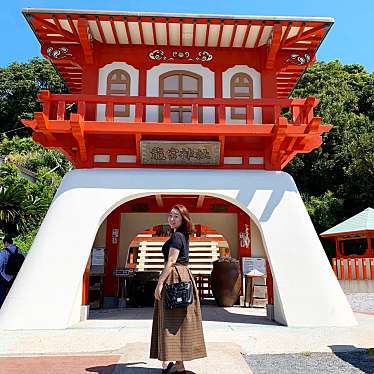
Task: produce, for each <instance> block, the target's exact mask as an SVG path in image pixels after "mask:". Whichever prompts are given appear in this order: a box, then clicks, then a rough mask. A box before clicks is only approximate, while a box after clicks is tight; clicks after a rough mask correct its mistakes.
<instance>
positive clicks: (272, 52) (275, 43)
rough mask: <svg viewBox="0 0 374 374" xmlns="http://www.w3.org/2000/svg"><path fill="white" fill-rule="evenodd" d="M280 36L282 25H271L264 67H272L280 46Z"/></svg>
mask: <svg viewBox="0 0 374 374" xmlns="http://www.w3.org/2000/svg"><path fill="white" fill-rule="evenodd" d="M281 37H282V26H281V25H280V24H276V25H274V27H273V35H272V38H271V44H270V48H269V50H268V54H267V58H266V69H273V68H274V64H275V59H276V57H277V53H278V51H279V48H280V43H281Z"/></svg>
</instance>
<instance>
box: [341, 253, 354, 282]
mask: <svg viewBox="0 0 374 374" xmlns="http://www.w3.org/2000/svg"><path fill="white" fill-rule="evenodd" d="M343 263H344V260H343ZM347 268H348V279H349V280H352V261H351V259H349V258H348V259H347ZM355 274H356V276H357V273H355Z"/></svg>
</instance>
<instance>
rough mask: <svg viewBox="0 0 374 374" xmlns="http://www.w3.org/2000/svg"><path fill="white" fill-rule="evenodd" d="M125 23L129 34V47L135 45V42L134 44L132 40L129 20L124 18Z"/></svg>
mask: <svg viewBox="0 0 374 374" xmlns="http://www.w3.org/2000/svg"><path fill="white" fill-rule="evenodd" d="M124 22H125V29H126V34H127V40H128V43H129V45H131V44H133V42H132V38H131V34H130V28H129V24H128V21H127V18H124Z"/></svg>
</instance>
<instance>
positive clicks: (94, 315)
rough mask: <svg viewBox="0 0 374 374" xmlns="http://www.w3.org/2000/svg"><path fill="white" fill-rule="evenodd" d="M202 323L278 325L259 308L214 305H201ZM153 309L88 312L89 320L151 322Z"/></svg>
mask: <svg viewBox="0 0 374 374" xmlns="http://www.w3.org/2000/svg"><path fill="white" fill-rule="evenodd" d="M201 311H202V319H203V321H211V322H231V323H244V324H255V325H273V326H274V325H275V326H277V325H278V323H276V322H275V321H270V320H269V319H268V318H267V317H266V315H264V313H265V312H264V310H263V309H261V308H257V309H255V308H251V309H249V308H241V307H239V306H237V307H233V308H230V309H229V310H227V309H225V308H222V307H218V306H216V305H203V306H202V308H201ZM152 317H153V308H151V307H144V308H124V309H101V310H94V311H90V315H89V319H90V320H152Z"/></svg>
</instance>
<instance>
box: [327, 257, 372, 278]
mask: <svg viewBox="0 0 374 374" xmlns="http://www.w3.org/2000/svg"><path fill="white" fill-rule="evenodd" d="M332 268H333V270H334V273H335V275H336V277H337V278H338V279H339V280H374V258H373V257H368V256H344V257H337V258H333V259H332Z"/></svg>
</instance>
